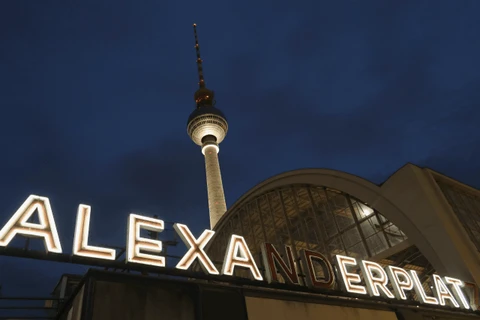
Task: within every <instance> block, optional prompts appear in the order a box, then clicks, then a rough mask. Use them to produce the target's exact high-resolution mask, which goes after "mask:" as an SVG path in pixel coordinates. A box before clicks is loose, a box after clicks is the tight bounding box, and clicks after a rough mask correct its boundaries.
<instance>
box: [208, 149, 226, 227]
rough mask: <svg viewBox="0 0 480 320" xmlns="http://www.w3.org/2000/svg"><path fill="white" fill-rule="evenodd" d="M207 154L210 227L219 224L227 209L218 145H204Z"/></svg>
mask: <svg viewBox="0 0 480 320" xmlns="http://www.w3.org/2000/svg"><path fill="white" fill-rule="evenodd" d="M203 154H204V155H205V171H206V174H207V191H208V209H209V212H210V227H211V228H212V229H213V227H214V226H215V225H216V224H217V222H218V220H220V218H221V217H222V215H223V214H224V213H225V212H226V211H227V204H226V203H225V193H224V191H223V183H222V174H221V173H220V163H219V161H218V146H216V145H207V146H205V147H203Z"/></svg>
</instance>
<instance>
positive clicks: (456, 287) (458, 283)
mask: <svg viewBox="0 0 480 320" xmlns="http://www.w3.org/2000/svg"><path fill="white" fill-rule="evenodd" d="M443 279H444V280H445V282H446V283H448V284H450V285H452V287H453V294H454V296H455V298H456V299H457V301H461V302H462V305H463V307H464V308H465V309H470V303H469V302H468V301H467V298H466V297H465V295H464V294H463V292H462V288H463V287H464V286H465V283H464V282H463V281H462V280H458V279H455V278H450V277H444V278H443Z"/></svg>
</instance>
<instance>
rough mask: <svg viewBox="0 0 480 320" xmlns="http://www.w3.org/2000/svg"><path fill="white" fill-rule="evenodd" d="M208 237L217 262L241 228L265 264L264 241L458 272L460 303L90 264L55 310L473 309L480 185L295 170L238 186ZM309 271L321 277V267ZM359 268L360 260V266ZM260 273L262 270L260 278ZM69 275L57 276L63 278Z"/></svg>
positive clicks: (250, 315)
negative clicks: (238, 193) (463, 305)
mask: <svg viewBox="0 0 480 320" xmlns="http://www.w3.org/2000/svg"><path fill="white" fill-rule="evenodd" d="M214 230H215V231H216V234H215V239H214V240H215V241H213V242H212V245H211V246H210V247H209V248H208V251H207V252H208V254H209V256H210V257H211V259H212V261H214V263H215V264H216V265H217V267H218V269H219V270H220V268H221V262H222V261H223V259H224V255H225V250H226V247H227V243H228V238H229V237H230V235H232V234H237V235H241V236H243V237H244V238H245V240H246V242H247V244H248V247H249V248H250V250H251V253H252V256H253V257H254V259H255V261H256V264H257V266H258V267H259V269H260V270H261V272H262V273H264V272H265V265H264V262H263V260H262V258H261V253H260V249H259V248H260V246H261V244H262V243H265V242H266V243H271V244H273V245H275V246H276V247H277V248H282V247H283V246H284V245H288V246H290V247H291V248H292V252H293V256H294V259H295V264H296V265H297V268H298V270H299V276H300V278H301V279H302V280H301V281H304V278H305V272H304V271H303V272H302V266H301V265H302V262H301V259H300V257H299V256H300V252H301V250H302V249H307V250H313V251H316V252H320V253H322V254H323V255H325V256H326V257H327V258H328V259H330V260H331V262H332V264H333V263H334V259H335V256H336V255H345V256H350V257H355V258H356V259H358V260H362V259H365V260H369V261H375V262H377V263H379V264H380V265H381V266H384V267H386V266H389V265H394V266H398V267H401V268H404V269H406V270H415V271H416V272H417V274H418V275H419V279H420V281H421V282H422V285H423V288H424V290H425V293H426V294H427V295H429V296H432V290H431V289H432V283H431V281H430V277H429V276H431V275H432V274H439V275H442V276H444V275H445V276H446V275H448V276H451V277H455V278H458V279H462V280H464V281H465V283H466V286H465V287H464V293H465V295H466V296H468V299H469V301H470V304H471V306H470V307H471V308H470V309H469V310H465V309H459V308H454V307H453V306H448V305H447V306H432V305H425V304H422V303H420V302H418V299H416V297H415V295H416V293H415V292H414V291H412V292H411V293H410V294H409V297H408V299H407V300H405V301H398V300H388V299H384V298H381V297H378V298H377V297H369V296H366V295H363V296H362V295H355V294H353V295H352V294H349V293H346V292H344V291H342V290H341V288H340V287H339V286H338V283H337V284H335V285H334V286H333V287H332V288H330V289H326V290H311V289H309V288H307V287H306V286H302V285H299V286H292V285H289V284H287V283H286V282H285V281H284V280H282V277H281V276H279V279H280V281H279V282H278V283H266V282H265V281H260V282H259V281H253V279H252V273H251V272H249V271H248V270H246V269H242V268H236V269H235V274H234V275H235V277H230V278H228V279H226V278H221V277H220V278H204V279H194V278H195V276H192V277H191V278H188V279H187V278H182V277H159V276H145V275H138V274H137V275H134V274H122V273H111V272H105V271H99V270H91V271H89V272H88V273H87V274H86V275H85V277H84V279H83V280H82V282H81V283H80V285H78V286H77V287H76V290H75V292H73V294H72V295H71V296H70V297H69V298H68V299H67V300H65V303H64V304H63V305H62V308H60V312H59V314H58V319H67V320H71V319H145V320H146V319H185V320H187V319H192V320H193V319H205V320H213V319H245V320H246V319H249V320H257V319H298V320H303V319H305V320H310V319H336V320H340V319H392V320H393V319H398V320H407V319H408V320H410V319H411V320H420V319H436V320H440V319H471V318H478V317H479V313H478V311H476V309H477V306H476V303H477V301H478V286H479V281H480V255H479V251H478V249H479V248H480V236H479V234H480V192H479V191H478V190H476V189H474V188H472V187H469V186H467V185H465V184H462V183H460V182H458V181H455V180H453V179H451V178H449V177H447V176H445V175H442V174H440V173H438V172H435V171H433V170H430V169H428V168H421V167H418V166H415V165H412V164H407V165H405V166H404V167H402V168H400V169H399V170H398V171H397V172H395V173H394V174H393V175H392V176H391V177H390V178H389V179H387V180H386V181H385V182H384V183H382V184H381V185H376V184H373V183H371V182H369V181H367V180H365V179H362V178H360V177H357V176H353V175H351V174H347V173H344V172H339V171H334V170H327V169H303V170H296V171H290V172H286V173H283V174H280V175H277V176H274V177H272V178H270V179H268V180H266V181H264V182H262V183H260V184H259V185H257V186H255V187H254V188H252V189H251V190H249V191H248V192H247V193H245V194H244V195H243V196H242V197H241V198H240V199H239V200H238V201H237V202H236V203H235V204H234V205H233V206H231V208H230V209H229V210H228V211H227V212H226V213H225V214H224V215H223V216H222V218H221V219H220V220H219V222H218V223H217V224H216V226H215V228H214ZM318 270H319V271H318V274H317V276H318V277H319V278H322V277H323V276H324V274H323V271H322V268H318ZM358 271H359V273H360V274H361V270H358ZM264 278H265V277H264ZM65 285H66V284H65Z"/></svg>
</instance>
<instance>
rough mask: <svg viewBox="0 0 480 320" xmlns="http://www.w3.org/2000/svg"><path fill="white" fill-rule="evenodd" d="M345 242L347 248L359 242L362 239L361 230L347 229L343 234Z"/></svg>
mask: <svg viewBox="0 0 480 320" xmlns="http://www.w3.org/2000/svg"><path fill="white" fill-rule="evenodd" d="M342 239H343V243H344V244H345V246H346V247H347V248H349V247H351V246H353V245H355V244H357V243H359V242H360V241H362V237H361V236H360V232H358V230H357V228H356V227H354V228H351V229H349V230H347V231H345V232H344V233H343V235H342Z"/></svg>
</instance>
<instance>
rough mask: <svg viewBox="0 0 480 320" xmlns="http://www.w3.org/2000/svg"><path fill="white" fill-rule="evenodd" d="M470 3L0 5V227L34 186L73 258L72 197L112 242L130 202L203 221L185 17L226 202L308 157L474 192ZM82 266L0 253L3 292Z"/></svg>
mask: <svg viewBox="0 0 480 320" xmlns="http://www.w3.org/2000/svg"><path fill="white" fill-rule="evenodd" d="M479 12H480V1H478V0H470V1H469V0H462V1H455V0H451V1H434V2H432V1H418V0H415V1H354V0H351V1H347V0H345V1H312V2H306V1H305V2H301V1H300V2H299V1H293V2H292V1H275V2H274V3H273V2H271V3H270V2H262V1H250V0H246V1H236V2H234V3H233V2H231V1H205V2H202V1H152V0H148V1H147V0H142V1H130V2H127V1H123V0H121V1H103V0H95V1H93V0H92V1H77V2H76V3H75V4H67V3H65V2H62V1H21V0H11V1H1V2H0V48H1V50H0V106H1V110H2V115H1V116H0V124H1V125H0V142H1V144H0V145H1V150H2V155H3V156H2V157H1V158H0V177H1V184H0V191H1V193H0V200H1V202H0V206H1V208H0V223H1V225H3V224H4V223H5V222H6V221H7V219H8V218H9V217H10V216H11V214H13V212H14V211H15V210H16V208H17V207H18V206H19V205H20V204H21V203H22V202H23V201H24V199H26V197H27V196H28V195H29V194H32V193H33V194H38V195H43V196H48V197H49V198H50V201H51V203H52V206H53V210H54V214H55V217H56V220H57V226H58V229H59V233H60V237H61V240H62V244H63V247H64V250H65V251H68V252H70V251H71V245H72V235H73V228H74V221H75V215H76V209H77V206H78V204H79V203H86V204H89V205H91V206H92V208H93V209H92V210H93V211H92V229H91V239H92V241H93V243H94V244H99V243H105V244H113V245H118V246H123V245H124V239H125V229H126V222H127V221H126V219H127V215H128V213H130V212H136V213H139V214H145V215H153V214H158V215H159V216H160V217H162V218H164V219H165V220H166V221H176V222H183V223H186V224H187V225H189V226H190V227H191V228H192V229H193V230H196V231H197V232H199V231H201V230H202V229H203V228H207V227H208V225H209V224H208V212H207V209H208V207H207V196H206V188H205V176H204V162H203V156H202V154H201V152H200V149H199V147H198V146H196V145H195V144H194V143H193V142H192V141H190V139H189V137H188V135H187V133H186V121H187V118H188V115H189V114H190V112H191V111H192V110H193V109H194V101H193V93H194V91H195V90H196V86H197V75H196V66H195V51H194V39H193V30H192V23H193V22H196V23H197V24H198V31H199V38H200V46H201V51H202V58H203V59H204V70H205V77H206V83H207V86H208V87H209V88H211V89H213V90H215V91H216V98H217V106H218V107H219V108H221V109H222V110H223V111H224V113H225V114H226V116H227V118H228V121H229V125H230V131H229V133H228V136H227V138H226V139H225V141H224V142H223V143H222V145H221V151H220V164H221V168H222V174H223V178H224V187H225V192H226V198H227V205H232V204H233V203H234V201H235V200H236V199H238V198H239V197H240V196H241V195H242V194H243V193H245V192H246V191H247V190H248V189H249V188H251V187H253V186H254V185H255V184H257V183H258V182H260V181H262V180H264V179H266V178H268V177H270V176H272V175H275V174H278V173H281V172H284V171H288V170H292V169H299V168H305V167H324V168H332V169H337V170H341V171H347V172H349V173H353V174H356V175H359V176H362V177H365V178H367V179H370V180H372V181H374V182H376V183H380V182H382V181H383V180H384V179H386V178H387V177H388V176H389V175H390V174H392V173H393V172H394V171H395V170H396V169H398V168H399V167H401V166H402V165H404V164H405V163H406V162H413V163H415V164H418V165H421V166H429V167H432V168H433V169H435V170H438V171H440V172H442V173H445V174H447V175H449V176H452V177H454V178H456V179H459V180H461V181H463V182H465V183H468V184H470V185H472V186H475V187H477V188H478V187H480V162H479V159H480V148H479V145H480V130H479V119H480V90H479V87H480V76H479V70H480V60H479V57H480V41H478V36H479V32H480V19H479V18H478V16H479ZM181 250H183V246H181ZM77 270H83V269H79V268H74V267H71V266H67V265H61V264H51V263H44V262H36V261H29V260H23V259H10V258H5V257H0V283H2V284H3V292H4V294H5V295H9V294H10V295H18V294H22V293H23V294H25V292H24V290H25V289H27V288H28V290H30V291H29V292H30V293H32V294H46V293H48V292H49V289H50V288H51V287H52V286H53V285H54V284H55V282H56V280H57V279H58V277H59V276H60V274H61V273H62V272H67V271H70V272H71V271H77ZM12 279H13V280H12Z"/></svg>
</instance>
